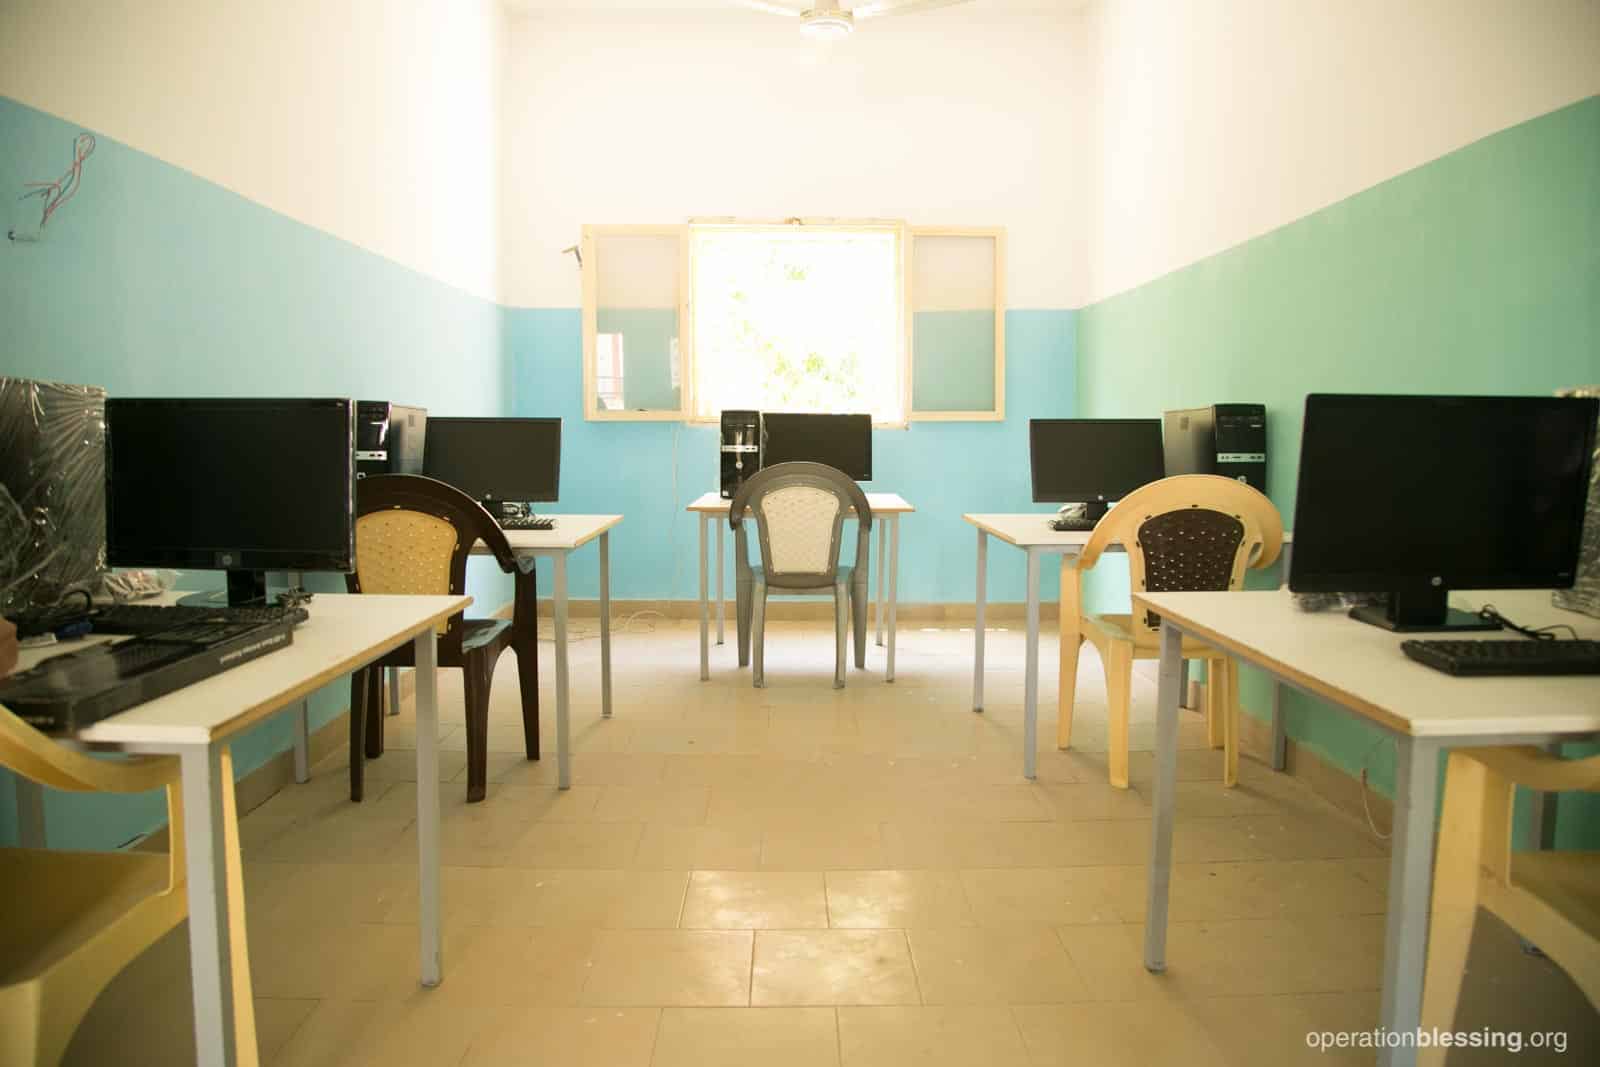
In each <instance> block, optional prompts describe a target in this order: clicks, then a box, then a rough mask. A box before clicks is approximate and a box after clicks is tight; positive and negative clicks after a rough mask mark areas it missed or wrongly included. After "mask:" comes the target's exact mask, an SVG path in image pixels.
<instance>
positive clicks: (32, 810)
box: [16, 774, 46, 848]
mask: <svg viewBox="0 0 1600 1067" xmlns="http://www.w3.org/2000/svg"><path fill="white" fill-rule="evenodd" d="M16 792H17V844H19V845H21V846H22V847H23V848H44V847H45V844H46V834H45V829H44V786H42V785H40V784H39V783H38V782H35V781H32V780H31V779H28V778H24V777H22V775H20V774H19V775H17V780H16Z"/></svg>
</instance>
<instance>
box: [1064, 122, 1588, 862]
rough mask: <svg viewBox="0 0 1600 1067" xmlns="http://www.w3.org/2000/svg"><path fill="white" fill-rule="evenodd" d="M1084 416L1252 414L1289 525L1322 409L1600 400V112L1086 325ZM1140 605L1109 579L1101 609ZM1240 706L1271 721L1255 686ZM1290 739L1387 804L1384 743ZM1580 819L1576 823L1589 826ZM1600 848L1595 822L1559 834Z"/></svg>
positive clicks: (1191, 276) (1410, 180) (1530, 131)
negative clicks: (1301, 462)
mask: <svg viewBox="0 0 1600 1067" xmlns="http://www.w3.org/2000/svg"><path fill="white" fill-rule="evenodd" d="M1078 331H1079V332H1078V353H1079V362H1078V395H1079V397H1080V405H1081V414H1082V415H1084V416H1102V417H1105V416H1153V415H1157V414H1159V413H1160V412H1161V411H1163V410H1164V409H1167V408H1174V407H1190V406H1194V405H1199V404H1206V403H1212V402H1217V401H1254V402H1259V403H1265V404H1266V405H1267V409H1268V430H1269V433H1268V437H1269V446H1268V447H1269V455H1270V456H1271V457H1272V459H1271V461H1270V462H1271V468H1270V471H1269V474H1268V483H1269V495H1270V496H1271V497H1272V499H1273V501H1274V502H1275V503H1276V504H1277V505H1278V507H1279V508H1280V509H1281V510H1282V511H1283V513H1284V519H1285V522H1286V524H1288V525H1290V526H1292V525H1293V507H1294V490H1295V475H1296V457H1297V456H1298V455H1299V449H1300V416H1301V412H1302V409H1303V406H1304V400H1305V396H1306V394H1307V393H1310V392H1318V391H1323V392H1359V391H1368V392H1390V393H1406V392H1418V393H1512V394H1532V393H1537V394H1549V393H1550V392H1551V391H1552V390H1554V389H1556V388H1558V387H1560V386H1566V385H1576V384H1583V383H1591V382H1595V381H1600V97H1592V98H1590V99H1588V100H1585V101H1583V102H1580V103H1578V104H1574V105H1572V106H1570V107H1567V108H1564V109H1562V110H1560V111H1556V112H1553V113H1551V114H1549V115H1545V116H1542V117H1540V118H1537V119H1534V120H1532V121H1530V122H1526V123H1524V124H1522V125H1519V126H1516V127H1513V128H1511V129H1509V130H1505V131H1503V132H1501V133H1498V134H1495V135H1493V136H1491V137H1488V138H1485V139H1484V140H1482V141H1478V142H1476V143H1474V144H1472V145H1469V146H1467V147H1465V148H1463V149H1460V150H1459V151H1456V152H1453V153H1451V154H1450V155H1448V156H1445V157H1443V158H1441V159H1438V160H1435V161H1434V162H1432V163H1429V164H1427V165H1425V166H1422V167H1419V168H1417V169H1416V170H1413V171H1410V172H1408V173H1405V174H1402V175H1400V176H1399V177H1396V178H1394V179H1392V180H1390V181H1387V182H1384V183H1383V184H1381V185H1377V186H1374V187H1373V188H1371V189H1368V190H1366V191H1364V192H1362V193H1360V194H1358V195H1356V196H1353V197H1351V198H1349V199H1348V200H1345V201H1342V202H1340V203H1338V204H1335V205H1333V206H1331V207H1329V208H1326V209H1324V210H1322V211H1319V212H1317V213H1316V214H1314V215H1311V216H1308V217H1306V218H1304V219H1300V220H1298V221H1296V222H1294V223H1291V224H1289V225H1287V226H1284V227H1282V228H1281V229H1278V230H1275V231H1273V232H1271V233H1268V234H1265V235H1263V236H1261V237H1258V238H1256V239H1254V240H1251V241H1248V242H1246V243H1245V244H1242V245H1239V246H1237V247H1235V248H1232V249H1229V250H1228V251H1226V252H1223V253H1221V254H1219V255H1216V256H1213V257H1211V258H1209V259H1206V260H1204V261H1202V262H1200V263H1196V264H1194V265H1193V266H1190V267H1186V268H1184V269H1182V270H1179V271H1176V272H1174V273H1172V274H1169V275H1166V276H1165V277H1162V278H1159V279H1157V280H1155V281H1153V282H1150V283H1149V284H1146V285H1143V286H1140V287H1139V288H1137V289H1134V290H1132V291H1130V292H1127V293H1124V294H1122V295H1120V296H1116V297H1112V298H1110V299H1108V300H1105V301H1103V302H1101V303H1098V304H1095V305H1093V306H1091V307H1088V308H1086V309H1084V310H1083V312H1082V313H1081V314H1080V316H1079V320H1078ZM1125 593H1126V578H1125V575H1124V576H1123V579H1122V584H1121V588H1120V589H1119V588H1118V587H1117V583H1116V581H1115V579H1114V578H1112V579H1111V580H1107V579H1101V581H1100V582H1099V583H1098V587H1097V588H1096V590H1095V592H1094V595H1095V596H1096V597H1097V598H1099V600H1100V601H1101V602H1103V601H1105V600H1108V599H1114V598H1115V597H1117V596H1118V595H1119V594H1121V595H1125ZM1243 698H1244V701H1245V703H1246V705H1247V706H1249V707H1250V708H1252V709H1254V710H1256V711H1259V712H1264V711H1265V710H1266V709H1267V708H1269V707H1270V696H1269V690H1268V686H1267V683H1266V681H1265V679H1264V678H1263V677H1262V676H1260V675H1258V674H1254V673H1253V672H1251V676H1250V677H1247V679H1246V681H1245V683H1244V688H1243ZM1288 722H1289V730H1290V734H1291V736H1293V737H1295V738H1296V739H1297V740H1298V741H1300V742H1301V743H1303V744H1307V745H1309V746H1311V747H1312V748H1313V749H1315V750H1316V751H1318V752H1319V753H1321V754H1323V755H1324V756H1325V757H1327V758H1329V759H1331V760H1332V761H1333V762H1334V763H1336V764H1337V765H1339V766H1340V767H1343V768H1344V769H1346V770H1348V771H1351V772H1352V773H1357V772H1359V770H1360V768H1361V767H1362V765H1363V764H1364V763H1367V762H1368V761H1369V760H1370V761H1371V764H1370V765H1371V767H1372V770H1373V774H1374V778H1375V781H1376V782H1377V784H1378V785H1379V787H1380V788H1381V789H1383V790H1385V791H1390V790H1392V783H1393V760H1392V751H1393V750H1392V746H1390V745H1384V744H1379V742H1380V741H1381V740H1382V737H1383V735H1381V734H1379V733H1378V732H1377V731H1375V730H1372V729H1369V728H1367V727H1364V726H1362V725H1361V724H1359V723H1356V722H1354V721H1353V720H1351V719H1350V718H1348V717H1346V716H1344V715H1342V714H1338V713H1335V712H1332V711H1330V710H1329V709H1327V708H1325V707H1322V706H1320V705H1318V704H1316V703H1314V702H1311V701H1307V700H1304V699H1302V698H1298V697H1295V698H1292V699H1291V700H1290V701H1289V720H1288ZM1580 811H1582V807H1581V805H1578V804H1574V805H1572V806H1570V807H1569V808H1567V809H1564V814H1565V813H1566V812H1571V813H1572V814H1573V815H1574V816H1577V815H1578V814H1579V813H1580ZM1562 833H1563V836H1564V837H1566V838H1568V839H1570V838H1571V836H1572V835H1577V834H1580V833H1581V834H1582V835H1583V836H1584V837H1586V838H1588V839H1589V840H1595V839H1596V838H1597V837H1600V809H1596V808H1590V809H1588V811H1587V813H1586V814H1585V816H1584V817H1583V818H1581V819H1579V818H1573V819H1567V818H1563V823H1562Z"/></svg>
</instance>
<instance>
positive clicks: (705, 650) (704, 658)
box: [700, 515, 711, 682]
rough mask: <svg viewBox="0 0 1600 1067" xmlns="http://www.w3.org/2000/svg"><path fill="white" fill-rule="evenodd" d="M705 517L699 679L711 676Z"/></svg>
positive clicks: (703, 522) (703, 525)
mask: <svg viewBox="0 0 1600 1067" xmlns="http://www.w3.org/2000/svg"><path fill="white" fill-rule="evenodd" d="M709 595H710V594H708V593H707V592H706V517H705V516H704V515H701V516H700V680H701V681H702V682H704V681H707V680H708V679H709V678H710V677H711V638H710V636H709V630H710V629H711V620H710V618H709V617H708V616H707V607H706V598H707V597H708V596H709Z"/></svg>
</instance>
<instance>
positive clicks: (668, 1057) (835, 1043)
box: [650, 1008, 839, 1067]
mask: <svg viewBox="0 0 1600 1067" xmlns="http://www.w3.org/2000/svg"><path fill="white" fill-rule="evenodd" d="M838 1062H839V1034H838V1028H837V1025H836V1023H835V1020H834V1012H833V1009H831V1008H666V1009H664V1010H663V1011H662V1013H661V1028H660V1030H659V1032H658V1033H657V1035H656V1046H655V1055H654V1057H653V1058H652V1059H651V1061H650V1063H651V1067H748V1065H750V1064H757V1063H759V1064H761V1065H762V1067H828V1065H830V1064H833V1065H837V1064H838Z"/></svg>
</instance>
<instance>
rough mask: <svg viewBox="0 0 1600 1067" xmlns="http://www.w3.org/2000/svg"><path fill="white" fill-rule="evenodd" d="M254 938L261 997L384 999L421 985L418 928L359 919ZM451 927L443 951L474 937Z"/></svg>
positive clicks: (256, 979) (252, 944)
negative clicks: (342, 924) (355, 921)
mask: <svg viewBox="0 0 1600 1067" xmlns="http://www.w3.org/2000/svg"><path fill="white" fill-rule="evenodd" d="M273 932H274V935H275V936H255V937H252V938H251V942H250V972H251V976H252V979H253V981H254V985H255V993H256V995H257V996H260V997H274V998H280V999H288V1000H321V999H325V998H329V997H337V998H339V999H341V1000H380V999H384V998H392V997H398V996H403V995H406V994H408V993H410V992H411V991H412V990H413V989H415V988H417V983H418V960H417V945H418V943H419V940H418V933H417V928H416V927H415V926H413V925H410V924H406V923H355V924H351V925H347V926H328V927H321V928H316V929H307V930H300V929H296V928H274V931H273ZM472 936H473V934H472V932H471V931H470V930H469V929H467V928H458V929H455V930H447V931H446V933H445V950H446V953H447V955H448V951H449V949H450V948H451V946H453V945H456V944H458V943H464V942H465V941H466V940H467V939H469V938H470V937H472Z"/></svg>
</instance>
